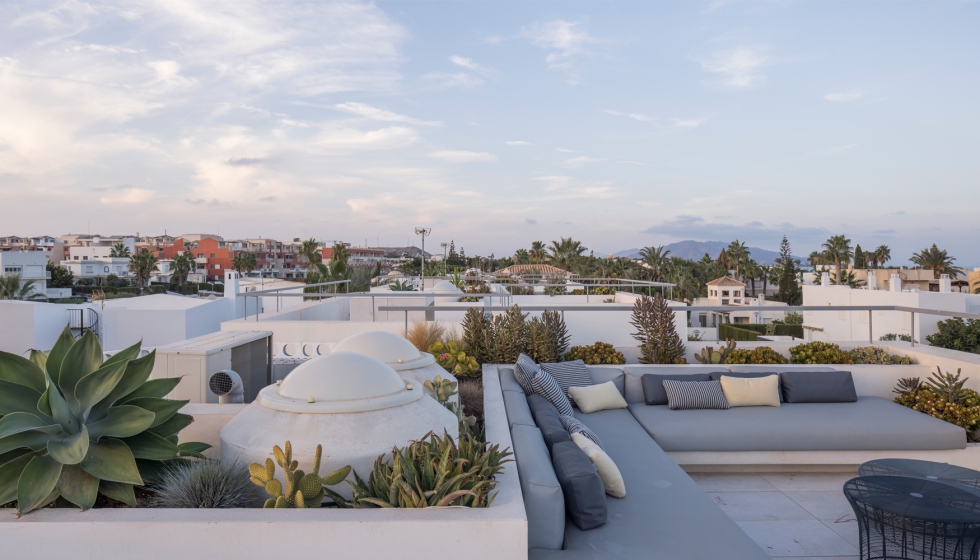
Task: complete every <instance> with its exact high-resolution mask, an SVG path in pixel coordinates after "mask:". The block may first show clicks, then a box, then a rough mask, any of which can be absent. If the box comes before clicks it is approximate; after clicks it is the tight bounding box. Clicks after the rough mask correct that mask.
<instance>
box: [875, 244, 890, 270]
mask: <svg viewBox="0 0 980 560" xmlns="http://www.w3.org/2000/svg"><path fill="white" fill-rule="evenodd" d="M874 255H875V256H874V261H875V266H880V267H882V268H884V266H885V263H886V262H888V261H890V260H891V259H892V250H891V249H889V248H888V245H878V248H877V249H875V252H874Z"/></svg>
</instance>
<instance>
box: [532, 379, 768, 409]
mask: <svg viewBox="0 0 980 560" xmlns="http://www.w3.org/2000/svg"><path fill="white" fill-rule="evenodd" d="M710 375H711V380H712V381H721V376H722V375H724V376H727V377H741V378H743V379H745V378H750V379H755V378H757V377H769V376H770V375H779V373H777V372H775V371H759V372H756V371H725V372H721V371H717V372H715V373H712V374H710ZM776 385H777V390H778V391H779V401H780V402H782V401H783V386H782V383H780V382H779V381H778V380H777V382H776ZM531 411H532V412H533V411H534V409H531Z"/></svg>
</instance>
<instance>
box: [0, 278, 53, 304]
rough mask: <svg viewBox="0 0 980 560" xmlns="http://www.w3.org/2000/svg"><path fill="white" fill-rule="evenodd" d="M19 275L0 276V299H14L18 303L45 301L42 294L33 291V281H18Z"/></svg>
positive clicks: (45, 298)
mask: <svg viewBox="0 0 980 560" xmlns="http://www.w3.org/2000/svg"><path fill="white" fill-rule="evenodd" d="M20 278H21V276H20V274H10V275H7V276H0V299H14V300H20V301H39V300H47V299H48V298H47V297H45V295H44V294H42V293H40V292H37V291H35V289H34V280H25V281H24V283H23V284H21V281H20Z"/></svg>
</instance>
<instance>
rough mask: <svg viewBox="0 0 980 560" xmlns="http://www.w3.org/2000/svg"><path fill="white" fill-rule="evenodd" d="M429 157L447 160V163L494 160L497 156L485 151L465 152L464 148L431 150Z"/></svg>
mask: <svg viewBox="0 0 980 560" xmlns="http://www.w3.org/2000/svg"><path fill="white" fill-rule="evenodd" d="M429 157H434V158H436V159H441V160H444V161H448V162H449V163H471V162H495V161H497V156H495V155H494V154H491V153H487V152H467V151H464V150H442V151H438V152H432V153H431V154H429Z"/></svg>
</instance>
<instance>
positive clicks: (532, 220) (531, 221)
mask: <svg viewBox="0 0 980 560" xmlns="http://www.w3.org/2000/svg"><path fill="white" fill-rule="evenodd" d="M524 223H525V224H527V225H529V226H533V225H534V224H536V223H538V221H537V220H534V219H531V218H524Z"/></svg>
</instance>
